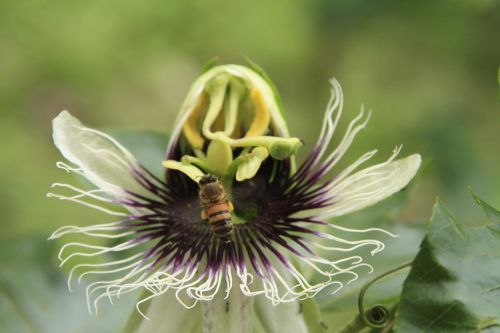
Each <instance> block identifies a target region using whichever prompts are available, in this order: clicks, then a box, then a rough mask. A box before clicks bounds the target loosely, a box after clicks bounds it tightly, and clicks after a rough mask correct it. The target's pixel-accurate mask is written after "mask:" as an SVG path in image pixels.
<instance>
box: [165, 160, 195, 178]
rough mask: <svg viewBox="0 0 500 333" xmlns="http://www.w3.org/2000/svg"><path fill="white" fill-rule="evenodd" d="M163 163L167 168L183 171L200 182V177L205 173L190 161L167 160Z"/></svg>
mask: <svg viewBox="0 0 500 333" xmlns="http://www.w3.org/2000/svg"><path fill="white" fill-rule="evenodd" d="M162 164H163V166H164V167H165V168H167V169H171V170H178V171H180V172H182V173H183V174H185V175H186V176H188V177H189V178H191V179H192V180H193V181H195V182H199V181H200V178H201V177H203V176H204V173H203V172H202V171H201V170H200V169H198V168H197V167H196V166H194V165H192V164H189V163H183V162H178V161H174V160H167V161H163V163H162Z"/></svg>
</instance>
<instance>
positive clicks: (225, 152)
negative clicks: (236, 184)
mask: <svg viewBox="0 0 500 333" xmlns="http://www.w3.org/2000/svg"><path fill="white" fill-rule="evenodd" d="M232 162H233V151H232V150H231V147H230V146H229V145H228V144H227V143H226V142H223V141H219V140H212V141H210V144H209V145H208V150H207V163H208V164H209V165H210V167H212V168H213V170H214V173H215V174H217V175H220V176H222V175H224V173H225V172H226V170H227V168H228V167H229V165H231V163H232Z"/></svg>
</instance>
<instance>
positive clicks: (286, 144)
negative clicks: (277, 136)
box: [268, 138, 304, 160]
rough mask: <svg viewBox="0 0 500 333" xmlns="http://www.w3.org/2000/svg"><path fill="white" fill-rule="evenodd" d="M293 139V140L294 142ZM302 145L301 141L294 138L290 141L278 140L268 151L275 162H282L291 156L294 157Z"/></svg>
mask: <svg viewBox="0 0 500 333" xmlns="http://www.w3.org/2000/svg"><path fill="white" fill-rule="evenodd" d="M294 139H295V140H294ZM303 145H304V144H303V143H302V141H301V140H299V139H296V138H291V140H287V141H285V140H280V141H276V142H274V143H272V144H271V146H270V147H268V149H269V154H271V156H272V157H273V158H275V159H277V160H284V159H285V158H288V157H290V156H292V155H295V154H296V153H297V151H298V150H299V149H300V147H302V146H303Z"/></svg>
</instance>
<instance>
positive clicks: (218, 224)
mask: <svg viewBox="0 0 500 333" xmlns="http://www.w3.org/2000/svg"><path fill="white" fill-rule="evenodd" d="M210 224H211V226H212V228H213V229H214V230H217V229H223V228H231V227H232V222H231V220H230V219H223V220H219V221H214V222H210Z"/></svg>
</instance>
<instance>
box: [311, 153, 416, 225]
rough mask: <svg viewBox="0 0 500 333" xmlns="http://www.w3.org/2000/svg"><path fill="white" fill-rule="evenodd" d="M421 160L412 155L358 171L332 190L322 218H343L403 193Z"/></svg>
mask: <svg viewBox="0 0 500 333" xmlns="http://www.w3.org/2000/svg"><path fill="white" fill-rule="evenodd" d="M420 163H421V157H420V155H418V154H414V155H411V156H408V157H406V158H403V159H399V160H394V161H392V160H390V161H388V162H384V163H381V164H377V165H374V166H372V167H369V168H366V169H364V170H361V171H358V172H357V173H355V174H354V175H351V176H349V177H347V178H345V179H343V180H341V181H340V182H339V183H338V184H336V185H335V187H334V188H333V189H332V192H331V193H330V195H332V197H333V201H334V204H333V205H332V208H330V209H327V210H326V211H323V212H321V213H320V215H321V216H322V217H325V218H326V217H333V216H339V215H344V214H347V213H350V212H353V211H356V210H359V209H362V208H365V207H368V206H371V205H373V204H375V203H377V202H379V201H381V200H383V199H385V198H387V197H389V196H391V195H392V194H394V193H396V192H398V191H400V190H401V189H403V188H404V187H405V186H406V185H407V184H408V183H409V182H410V180H411V179H412V178H413V177H414V176H415V174H416V173H417V170H418V168H419V167H420Z"/></svg>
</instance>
